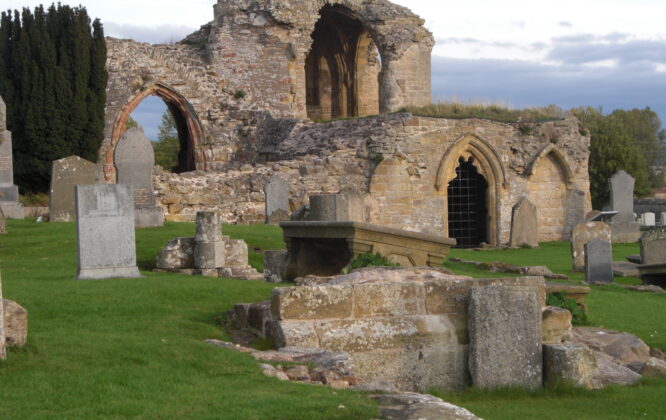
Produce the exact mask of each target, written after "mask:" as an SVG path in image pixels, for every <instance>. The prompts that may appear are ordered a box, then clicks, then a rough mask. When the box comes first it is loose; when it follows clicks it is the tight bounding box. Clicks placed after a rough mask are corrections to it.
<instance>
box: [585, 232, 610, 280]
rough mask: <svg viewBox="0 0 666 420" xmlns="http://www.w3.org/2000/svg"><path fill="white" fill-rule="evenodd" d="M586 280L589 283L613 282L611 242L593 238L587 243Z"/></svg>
mask: <svg viewBox="0 0 666 420" xmlns="http://www.w3.org/2000/svg"><path fill="white" fill-rule="evenodd" d="M585 280H586V281H587V282H588V283H612V282H613V248H612V246H611V244H610V242H606V241H602V240H600V239H592V240H591V241H590V242H588V243H586V244H585Z"/></svg>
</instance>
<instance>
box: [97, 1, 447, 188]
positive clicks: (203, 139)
mask: <svg viewBox="0 0 666 420" xmlns="http://www.w3.org/2000/svg"><path fill="white" fill-rule="evenodd" d="M325 6H326V7H329V8H331V7H336V9H335V10H336V11H337V12H339V14H341V15H344V16H348V17H349V18H350V19H353V20H354V21H355V22H358V23H359V25H361V26H362V28H363V30H364V31H365V32H364V33H367V34H368V36H369V37H370V38H371V40H372V41H371V44H373V48H374V46H376V50H378V52H379V55H380V56H381V65H382V69H381V71H379V78H378V80H365V82H358V83H357V84H358V86H356V87H355V89H356V90H355V91H354V90H353V89H352V90H351V91H350V92H352V94H355V95H356V96H357V97H358V98H357V102H358V105H357V108H358V109H357V111H355V112H357V114H356V115H366V114H371V113H377V112H378V111H381V112H390V111H395V110H397V109H398V108H400V107H401V106H404V105H421V104H426V103H429V102H430V98H431V92H430V83H431V82H430V77H431V75H430V52H431V50H432V47H433V45H434V40H433V38H432V35H431V34H430V33H429V32H428V31H427V30H426V29H425V28H424V27H423V23H424V21H423V20H422V19H420V18H419V17H418V16H416V15H414V14H413V13H411V12H410V11H409V10H408V9H406V8H404V7H401V6H397V5H393V4H392V3H390V2H388V1H385V0H372V1H361V0H339V1H336V0H333V1H323V0H318V1H309V2H288V1H269V0H261V1H254V2H247V1H240V0H225V1H219V2H218V4H216V5H215V7H214V20H213V21H212V22H211V23H209V24H207V25H204V26H203V27H202V28H201V30H200V31H198V32H196V33H195V34H192V35H191V36H190V37H188V38H186V39H185V40H184V43H181V44H177V45H149V44H144V43H138V42H134V41H131V40H118V39H112V38H107V49H108V59H107V69H108V71H109V83H108V87H107V103H106V124H105V137H104V142H103V145H102V147H101V150H100V158H101V159H100V160H101V161H102V162H103V167H102V168H101V169H102V170H103V174H104V179H105V180H106V181H107V182H111V183H113V182H115V181H116V174H115V167H114V161H113V149H114V148H115V145H116V143H117V141H118V139H119V138H120V136H121V135H122V132H123V131H124V127H125V122H126V120H127V118H128V117H129V115H130V114H131V112H132V111H133V110H134V109H135V108H136V106H138V104H139V103H140V102H141V101H142V100H144V99H145V98H146V97H147V96H149V95H155V96H158V97H160V98H162V99H163V100H164V101H165V102H166V103H167V105H168V107H169V109H170V110H171V111H172V113H173V114H174V116H175V117H176V120H177V125H178V128H179V134H180V137H181V152H182V154H183V157H182V158H183V163H182V164H181V168H180V170H179V172H186V171H193V170H200V171H207V172H210V171H218V170H221V169H223V168H224V165H225V164H226V163H229V162H254V161H256V160H257V157H258V144H260V143H261V144H263V141H262V140H261V139H262V138H264V137H265V136H267V135H268V136H269V137H270V136H271V135H273V134H276V130H277V134H281V131H283V130H284V129H285V127H286V129H287V130H289V128H290V127H293V125H294V124H295V121H293V119H303V118H307V110H306V80H305V74H306V72H305V62H306V57H307V54H308V52H309V51H310V49H311V46H312V43H313V39H312V37H311V35H312V34H313V31H314V29H315V24H316V23H317V21H318V20H319V17H320V10H322V8H324V7H325ZM372 51H374V50H372ZM355 60H356V63H357V64H358V65H363V66H365V68H361V69H359V70H358V77H356V76H357V75H356V74H350V75H347V77H348V78H349V80H359V81H362V80H364V76H363V75H364V71H366V70H367V72H368V73H369V74H373V75H374V74H377V72H378V70H377V66H378V62H377V60H376V59H374V60H373V59H371V57H358V58H356V59H355ZM352 67H355V66H352ZM365 79H368V77H365ZM368 89H372V90H376V91H377V93H376V94H374V95H364V92H367V90H368ZM354 92H356V93H354ZM369 97H374V98H376V100H375V103H367V100H365V99H364V98H366V99H367V98H369ZM345 115H346V114H345Z"/></svg>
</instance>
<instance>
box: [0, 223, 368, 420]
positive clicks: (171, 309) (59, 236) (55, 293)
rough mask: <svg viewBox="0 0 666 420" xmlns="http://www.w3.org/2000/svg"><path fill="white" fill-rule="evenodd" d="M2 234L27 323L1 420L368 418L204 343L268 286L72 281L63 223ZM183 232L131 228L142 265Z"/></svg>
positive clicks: (152, 277) (70, 230) (349, 403)
mask: <svg viewBox="0 0 666 420" xmlns="http://www.w3.org/2000/svg"><path fill="white" fill-rule="evenodd" d="M8 230H9V234H7V235H2V236H1V237H0V263H1V264H2V285H3V291H4V296H5V297H6V298H8V299H12V300H16V301H17V302H19V303H20V304H22V305H23V306H24V307H26V308H27V309H28V311H29V316H30V321H29V322H30V325H29V343H28V346H27V347H26V348H24V349H22V350H11V351H10V354H9V357H8V360H7V361H5V362H1V363H0V418H3V419H5V418H6V419H10V418H11V419H35V418H39V419H64V418H67V419H71V418H86V419H87V418H151V419H152V418H169V419H171V418H197V419H199V418H204V419H205V418H216V419H218V418H220V419H321V418H327V419H328V418H331V419H334V418H335V419H362V418H372V417H376V415H377V408H376V406H375V404H374V403H373V402H371V401H370V400H368V399H366V398H365V396H364V395H363V394H361V393H357V392H353V391H334V390H332V389H330V388H325V387H313V386H306V385H300V384H295V383H284V382H280V381H278V380H276V379H273V378H267V377H265V376H264V375H262V374H261V372H260V371H259V368H258V365H257V362H256V361H255V360H253V359H251V358H250V357H249V356H247V355H243V354H240V353H237V352H234V351H229V350H224V349H219V348H215V347H213V346H210V345H208V344H205V343H203V340H204V339H207V338H217V339H228V337H226V336H225V333H224V331H223V329H222V328H221V327H220V324H221V316H222V315H223V314H224V313H225V312H226V311H228V310H229V309H231V308H232V306H233V304H235V303H239V302H252V301H260V300H263V299H266V298H267V297H268V296H269V295H270V291H271V289H272V288H273V287H274V285H269V284H265V283H263V282H247V281H238V280H229V279H210V278H204V277H189V276H181V275H175V274H156V273H151V272H148V271H143V272H142V273H143V274H144V275H145V277H144V278H142V279H125V280H122V279H115V280H103V281H87V282H80V281H75V280H74V275H75V271H76V248H75V228H74V225H73V224H71V223H66V224H63V223H51V224H36V223H34V221H29V220H26V221H10V222H9V226H8ZM224 230H225V233H226V234H229V235H231V236H243V237H245V238H246V239H247V241H248V243H249V247H250V249H255V248H257V249H259V248H261V249H266V248H269V247H273V246H275V245H281V238H280V235H279V229H276V228H274V227H270V226H252V227H242V226H225V228H224ZM193 232H194V227H193V225H192V224H176V223H168V224H167V226H166V227H164V228H161V229H151V230H139V231H137V255H138V261H139V265H140V266H141V268H142V270H146V269H149V268H151V267H152V266H153V265H154V257H155V255H156V253H157V251H158V250H159V249H160V248H161V247H162V246H164V244H166V242H167V240H168V239H170V238H172V237H175V236H188V235H192V234H193ZM277 247H278V248H279V247H280V246H277ZM256 255H258V254H256ZM256 255H255V258H253V261H256ZM341 406H343V407H344V408H341Z"/></svg>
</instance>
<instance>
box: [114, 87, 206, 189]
mask: <svg viewBox="0 0 666 420" xmlns="http://www.w3.org/2000/svg"><path fill="white" fill-rule="evenodd" d="M144 101H145V104H144ZM140 105H141V106H140ZM135 111H136V112H135ZM164 112H166V117H167V119H168V120H169V121H168V122H165V124H168V125H170V126H169V127H166V128H167V131H170V133H166V134H167V135H171V136H172V137H173V136H175V139H171V141H169V140H168V139H166V141H165V142H163V143H164V144H156V142H157V141H158V140H159V132H158V128H159V125H160V123H161V122H162V116H163V115H165V114H164ZM145 113H152V114H153V116H152V120H153V125H154V124H157V126H158V127H155V126H152V127H143V128H144V132H145V134H146V135H147V137H148V138H149V139H150V140H151V141H153V142H154V143H153V144H154V145H157V148H156V156H155V157H156V162H157V164H160V158H159V156H158V155H159V153H166V154H168V153H173V154H174V155H175V156H174V157H173V159H172V160H171V162H173V165H169V166H170V167H164V169H165V170H167V171H171V172H175V173H183V172H190V171H194V170H197V169H204V167H205V164H204V162H203V155H202V154H201V153H197V148H198V146H199V145H201V144H202V143H203V130H202V127H201V123H200V122H199V119H198V118H197V115H196V112H195V111H194V108H193V107H192V106H191V104H189V102H187V100H186V99H185V98H184V97H183V96H182V95H180V94H179V93H177V92H176V91H175V90H173V89H171V88H169V87H167V86H164V85H161V84H155V85H152V86H150V87H146V88H144V89H142V90H141V91H140V92H139V93H138V94H137V95H135V96H134V97H133V98H131V100H130V101H128V103H127V105H126V106H124V107H123V109H122V110H121V112H120V114H119V115H118V117H117V118H116V122H115V124H114V127H113V133H112V147H111V148H110V150H109V151H107V154H108V156H107V162H108V161H112V160H113V150H114V149H115V147H116V145H117V143H118V140H119V139H120V137H121V136H122V134H123V132H124V131H125V130H126V129H127V123H128V121H131V119H130V117H133V119H134V120H137V121H139V120H141V122H143V124H144V125H145V124H146V123H145V122H144V121H145V119H144V118H142V117H139V115H141V114H145ZM169 117H170V118H169ZM170 150H171V152H170ZM163 165H164V163H163ZM109 166H110V165H109ZM107 167H108V166H105V178H106V179H107V180H108V181H111V182H113V181H114V180H115V171H114V170H113V169H107Z"/></svg>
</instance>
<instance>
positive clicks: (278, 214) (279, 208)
mask: <svg viewBox="0 0 666 420" xmlns="http://www.w3.org/2000/svg"><path fill="white" fill-rule="evenodd" d="M264 194H265V198H266V224H275V223H279V222H284V221H285V220H289V183H288V182H287V181H285V180H284V179H282V178H280V177H278V176H275V175H273V176H272V177H271V178H270V180H269V181H268V183H266V185H265V186H264Z"/></svg>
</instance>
